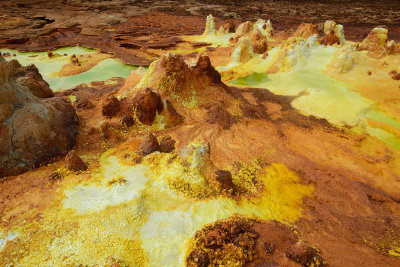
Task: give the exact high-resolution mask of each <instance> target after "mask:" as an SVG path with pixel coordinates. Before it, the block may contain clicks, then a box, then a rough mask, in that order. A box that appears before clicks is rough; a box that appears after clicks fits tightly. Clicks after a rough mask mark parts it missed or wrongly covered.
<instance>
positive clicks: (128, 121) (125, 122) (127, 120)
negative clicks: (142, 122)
mask: <svg viewBox="0 0 400 267" xmlns="http://www.w3.org/2000/svg"><path fill="white" fill-rule="evenodd" d="M134 124H135V120H134V119H133V117H132V116H131V115H124V116H123V117H122V118H121V125H122V126H123V127H126V128H129V127H132V126H133V125H134Z"/></svg>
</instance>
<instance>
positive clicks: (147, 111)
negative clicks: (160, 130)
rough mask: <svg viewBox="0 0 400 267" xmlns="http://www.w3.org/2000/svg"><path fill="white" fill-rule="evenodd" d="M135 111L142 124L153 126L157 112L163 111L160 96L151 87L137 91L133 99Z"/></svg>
mask: <svg viewBox="0 0 400 267" xmlns="http://www.w3.org/2000/svg"><path fill="white" fill-rule="evenodd" d="M133 109H134V112H135V114H136V118H137V119H138V120H139V121H140V122H141V123H143V124H145V125H152V124H153V122H154V119H155V117H156V114H157V111H158V112H159V113H160V112H161V111H162V110H163V105H162V102H161V98H160V95H159V94H157V93H156V92H154V90H152V89H151V88H149V87H147V88H144V89H141V90H139V91H137V92H136V94H135V96H134V97H133Z"/></svg>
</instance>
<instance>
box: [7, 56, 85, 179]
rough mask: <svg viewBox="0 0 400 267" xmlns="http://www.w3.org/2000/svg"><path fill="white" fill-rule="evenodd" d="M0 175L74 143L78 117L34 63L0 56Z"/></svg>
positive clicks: (19, 169)
mask: <svg viewBox="0 0 400 267" xmlns="http://www.w3.org/2000/svg"><path fill="white" fill-rule="evenodd" d="M0 74H1V75H0V143H1V146H0V177H3V176H7V175H16V174H19V173H22V172H24V171H26V170H30V169H33V168H35V167H37V166H38V164H39V163H40V162H43V161H46V160H49V159H51V158H52V157H54V156H57V155H63V154H66V153H67V152H68V150H69V149H70V148H71V147H72V146H73V145H74V144H75V136H76V135H77V134H78V131H77V125H78V118H77V115H76V113H75V110H74V108H73V107H72V105H71V103H70V102H69V101H67V100H65V99H63V98H60V97H52V96H53V93H52V91H51V89H50V88H49V85H48V84H47V83H46V81H44V80H43V78H42V76H41V75H40V73H39V72H38V70H37V68H36V67H35V66H33V65H30V66H28V67H22V66H21V65H20V64H19V63H18V62H17V61H16V60H12V61H10V62H7V61H6V60H5V59H4V58H2V57H1V56H0Z"/></svg>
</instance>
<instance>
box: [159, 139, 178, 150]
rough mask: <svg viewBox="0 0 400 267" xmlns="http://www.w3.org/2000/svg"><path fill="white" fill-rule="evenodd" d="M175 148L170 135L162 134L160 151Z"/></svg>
mask: <svg viewBox="0 0 400 267" xmlns="http://www.w3.org/2000/svg"><path fill="white" fill-rule="evenodd" d="M174 150H175V140H174V139H172V137H171V136H169V135H167V136H164V137H163V138H162V139H161V141H160V152H163V153H170V152H172V151H174Z"/></svg>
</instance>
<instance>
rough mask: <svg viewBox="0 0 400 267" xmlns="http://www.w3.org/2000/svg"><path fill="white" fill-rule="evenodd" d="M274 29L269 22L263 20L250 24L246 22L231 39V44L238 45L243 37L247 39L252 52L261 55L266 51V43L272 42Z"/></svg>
mask: <svg viewBox="0 0 400 267" xmlns="http://www.w3.org/2000/svg"><path fill="white" fill-rule="evenodd" d="M273 35H274V29H273V28H272V25H271V22H270V21H269V20H268V21H265V20H263V19H259V20H257V22H255V23H252V22H250V21H246V22H244V23H242V24H240V25H239V26H238V28H237V30H236V32H235V34H234V35H233V36H232V38H231V42H233V43H238V42H239V40H240V39H241V38H243V37H248V38H249V41H250V43H251V47H252V49H253V51H254V52H256V53H259V54H262V53H264V52H266V51H267V49H268V43H267V42H268V41H270V40H272V38H273Z"/></svg>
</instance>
